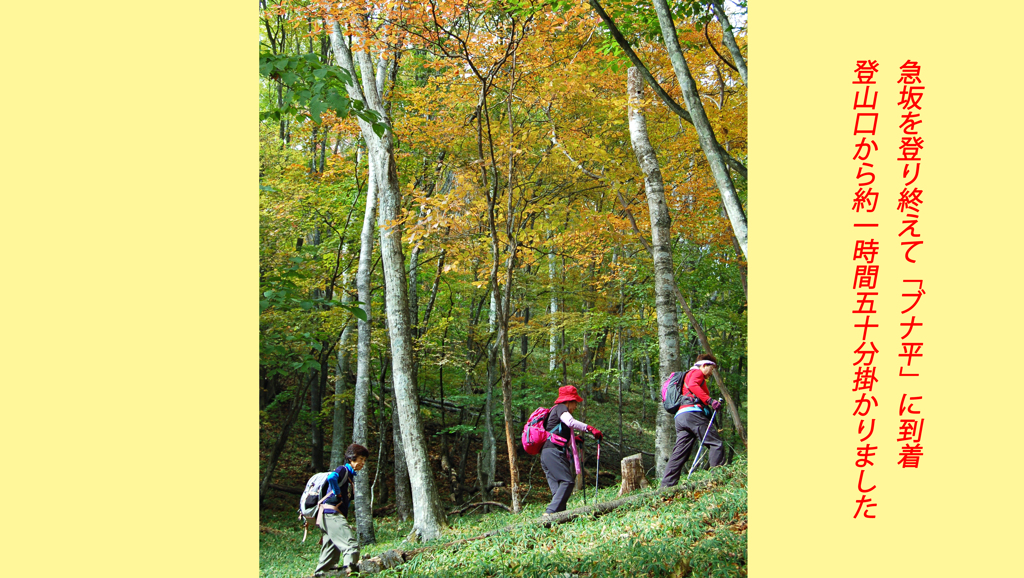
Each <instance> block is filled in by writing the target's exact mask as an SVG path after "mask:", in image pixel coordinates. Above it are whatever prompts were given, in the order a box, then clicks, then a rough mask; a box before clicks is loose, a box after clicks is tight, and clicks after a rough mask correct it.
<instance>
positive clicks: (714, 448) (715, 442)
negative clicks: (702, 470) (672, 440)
mask: <svg viewBox="0 0 1024 578" xmlns="http://www.w3.org/2000/svg"><path fill="white" fill-rule="evenodd" d="M675 422H676V445H675V447H674V448H672V457H670V458H669V459H668V464H666V465H665V476H664V477H663V478H661V487H663V488H667V487H670V486H674V485H676V484H678V483H679V475H680V474H681V473H682V472H683V466H684V465H686V460H688V459H689V458H690V450H691V449H693V446H694V445H695V444H699V443H700V440H701V438H704V433H705V432H707V438H705V439H704V445H706V446H707V447H708V452H709V459H710V461H711V467H715V466H720V465H722V464H723V463H725V451H723V449H722V438H720V437H718V432H716V431H715V428H713V427H712V428H711V431H708V426H709V425H711V420H710V419H709V418H708V416H706V415H704V412H700V411H686V412H681V413H677V414H676V419H675Z"/></svg>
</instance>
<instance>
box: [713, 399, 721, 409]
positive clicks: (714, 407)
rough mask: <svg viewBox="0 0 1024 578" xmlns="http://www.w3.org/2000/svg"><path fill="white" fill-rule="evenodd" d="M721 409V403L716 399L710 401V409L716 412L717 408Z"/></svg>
mask: <svg viewBox="0 0 1024 578" xmlns="http://www.w3.org/2000/svg"><path fill="white" fill-rule="evenodd" d="M720 407H722V402H720V401H718V400H717V399H713V400H711V409H713V410H715V411H718V408H720Z"/></svg>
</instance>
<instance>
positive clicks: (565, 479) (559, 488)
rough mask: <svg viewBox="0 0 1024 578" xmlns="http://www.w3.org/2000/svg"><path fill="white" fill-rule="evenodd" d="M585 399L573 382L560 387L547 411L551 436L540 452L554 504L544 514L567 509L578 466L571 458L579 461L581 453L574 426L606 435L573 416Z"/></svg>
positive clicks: (597, 437)
mask: <svg viewBox="0 0 1024 578" xmlns="http://www.w3.org/2000/svg"><path fill="white" fill-rule="evenodd" d="M581 401H583V398H582V397H580V394H579V393H577V392H576V388H575V387H573V386H571V385H566V386H564V387H560V388H558V399H556V400H555V407H553V408H551V412H550V413H549V414H548V419H547V422H545V424H544V429H546V430H547V431H548V440H547V441H546V442H544V448H543V449H541V452H540V467H541V469H543V470H544V475H545V476H546V477H547V479H548V487H550V488H551V504H549V505H548V508H547V510H545V511H544V513H545V514H554V513H555V512H561V511H562V510H564V509H565V505H566V504H567V503H568V502H569V496H571V495H572V491H573V489H574V488H575V487H576V475H575V469H576V468H574V467H573V466H572V465H570V460H572V461H573V462H575V463H578V460H579V454H578V453H577V452H576V448H575V447H574V446H575V440H574V439H573V437H572V436H573V435H574V434H573V430H576V431H588V432H590V433H591V434H593V436H594V437H595V438H596V439H598V440H600V439H601V438H602V437H604V436H603V435H602V434H601V430H599V429H597V428H596V427H594V426H591V425H587V424H585V423H583V422H581V421H578V420H576V419H573V417H572V413H571V412H573V411H575V410H576V404H577V403H579V402H581Z"/></svg>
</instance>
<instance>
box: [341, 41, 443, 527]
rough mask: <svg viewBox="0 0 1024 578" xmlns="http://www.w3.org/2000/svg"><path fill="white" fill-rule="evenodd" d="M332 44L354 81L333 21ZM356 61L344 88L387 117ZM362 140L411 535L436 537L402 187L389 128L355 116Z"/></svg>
mask: <svg viewBox="0 0 1024 578" xmlns="http://www.w3.org/2000/svg"><path fill="white" fill-rule="evenodd" d="M331 46H332V48H333V50H334V55H335V58H336V59H337V61H338V64H339V65H340V66H341V67H342V68H344V69H345V70H347V71H348V73H349V75H350V76H351V78H352V79H353V81H354V80H355V79H356V78H357V76H356V67H355V64H354V62H353V54H352V53H351V52H350V50H349V47H348V45H347V44H346V43H345V39H344V37H343V35H342V31H341V27H340V25H338V24H337V23H335V24H334V26H333V28H332V31H331ZM354 56H355V60H356V61H358V63H359V68H360V69H361V70H362V71H364V72H366V74H364V75H363V77H362V80H363V83H362V84H363V87H362V90H360V88H359V87H358V86H356V85H355V84H354V83H349V84H348V86H347V87H346V88H347V89H348V93H349V96H350V97H351V98H353V99H356V100H359V101H361V102H363V103H364V104H365V105H366V106H367V108H369V109H370V110H373V111H375V112H376V113H377V114H378V115H380V117H381V118H382V119H384V120H385V121H386V120H387V113H386V111H385V109H384V106H383V102H382V100H381V96H380V94H381V92H380V91H379V90H378V88H377V86H376V83H375V79H374V75H373V73H372V72H371V71H373V70H374V67H373V65H372V64H371V63H370V57H369V55H367V54H366V53H365V52H358V53H356V54H355V55H354ZM358 122H359V127H360V130H361V132H362V135H363V139H364V140H365V141H366V142H367V145H368V149H369V157H370V162H371V163H372V164H373V167H374V173H373V174H374V179H375V180H376V181H377V186H378V189H379V196H380V199H379V207H378V213H379V216H378V226H379V228H380V248H381V261H382V263H383V269H384V279H385V286H386V291H385V311H386V314H387V318H388V332H389V336H390V338H391V364H392V365H391V367H392V376H393V379H394V391H395V406H396V408H395V411H397V412H398V421H399V424H400V425H401V429H402V446H403V449H404V450H405V458H406V465H407V467H408V470H409V483H410V486H411V489H412V503H413V529H412V534H415V535H417V536H419V538H420V539H422V540H424V541H426V540H433V539H435V538H438V537H440V535H441V529H442V528H443V527H444V526H445V524H446V522H445V516H444V512H443V511H442V510H441V505H440V501H439V500H438V497H437V489H436V485H435V482H434V474H433V471H432V470H431V467H430V461H429V458H428V456H427V445H426V440H425V439H424V436H423V424H422V422H421V420H420V413H419V400H418V399H417V397H416V391H415V387H414V383H413V379H412V336H411V332H410V326H409V300H408V293H407V289H408V286H407V284H406V277H405V263H404V261H405V258H404V255H403V254H402V229H401V225H400V224H398V219H399V217H400V211H401V190H400V187H399V183H398V169H397V167H396V165H395V159H394V146H393V142H392V134H391V130H390V128H389V129H388V130H387V131H385V133H384V135H383V136H382V137H378V136H377V135H376V133H374V131H373V127H372V126H371V125H370V124H368V123H367V122H366V121H364V120H363V119H358Z"/></svg>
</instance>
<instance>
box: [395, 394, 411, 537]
mask: <svg viewBox="0 0 1024 578" xmlns="http://www.w3.org/2000/svg"><path fill="white" fill-rule="evenodd" d="M392 391H394V389H392ZM391 427H392V430H391V431H392V436H393V443H394V445H395V513H396V514H398V518H399V519H400V520H402V521H403V522H405V521H406V520H408V519H409V518H410V517H412V489H411V487H410V485H409V470H408V468H406V467H405V450H404V449H403V448H402V425H401V424H400V423H398V412H397V411H392V412H391Z"/></svg>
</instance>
